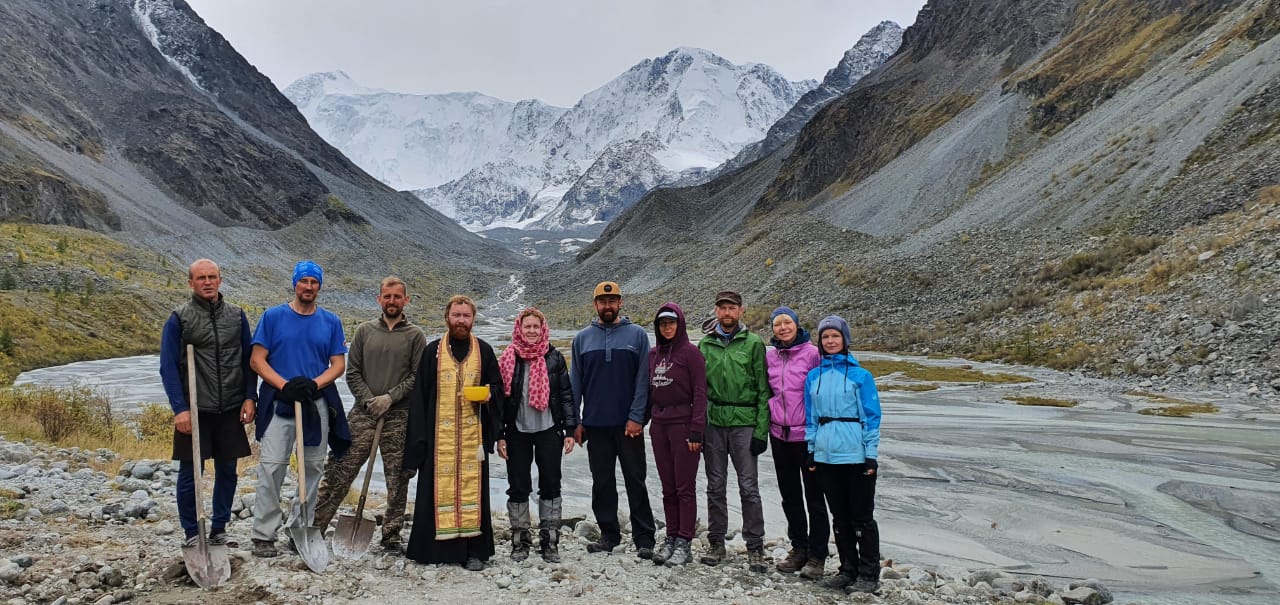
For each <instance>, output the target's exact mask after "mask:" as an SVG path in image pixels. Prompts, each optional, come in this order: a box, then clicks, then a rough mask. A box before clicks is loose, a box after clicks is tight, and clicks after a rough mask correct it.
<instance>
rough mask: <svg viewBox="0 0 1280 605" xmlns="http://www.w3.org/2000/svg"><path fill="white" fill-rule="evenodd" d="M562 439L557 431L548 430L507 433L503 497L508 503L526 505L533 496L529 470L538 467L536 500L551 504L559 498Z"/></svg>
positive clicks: (554, 429)
mask: <svg viewBox="0 0 1280 605" xmlns="http://www.w3.org/2000/svg"><path fill="white" fill-rule="evenodd" d="M562 451H564V437H561V436H560V430H559V429H557V428H554V427H553V428H549V429H547V430H545V431H539V432H537V433H521V432H520V431H518V430H511V431H508V432H507V483H508V484H509V485H510V487H508V488H507V497H508V499H509V500H510V501H511V502H528V501H529V494H530V493H532V492H533V478H532V477H531V476H530V473H529V470H530V467H531V466H532V465H533V463H534V462H537V464H538V497H539V498H541V499H543V500H554V499H556V498H559V497H560V452H562Z"/></svg>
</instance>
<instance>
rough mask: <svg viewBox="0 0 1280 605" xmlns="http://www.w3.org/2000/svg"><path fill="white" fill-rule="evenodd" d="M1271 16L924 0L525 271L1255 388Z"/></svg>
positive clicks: (1152, 5)
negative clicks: (810, 94)
mask: <svg viewBox="0 0 1280 605" xmlns="http://www.w3.org/2000/svg"><path fill="white" fill-rule="evenodd" d="M1277 31H1280V2H1277V1H1275V0H1231V1H1223V2H1209V1H1203V0H1162V1H1159V2H1139V1H1136V0H1108V1H1096V0H1055V1H1052V2H1038V3H1024V2H1011V1H1008V0H968V1H960V0H932V1H931V2H929V3H928V4H927V5H926V6H925V7H924V8H923V9H922V10H921V12H920V14H919V17H918V19H917V21H916V23H915V24H914V25H913V26H912V27H911V28H909V29H908V30H907V31H906V32H905V34H904V36H903V42H902V48H901V49H900V50H899V51H898V53H897V54H895V55H894V56H893V57H892V58H891V59H890V60H889V61H888V62H887V63H886V64H885V65H884V66H883V67H882V68H880V69H878V70H876V71H874V72H872V73H871V74H870V75H868V76H867V77H865V78H863V79H862V80H860V81H859V82H858V83H857V84H855V85H854V86H853V88H852V89H851V90H850V91H849V92H848V93H846V94H844V95H843V96H841V97H840V98H839V99H837V100H835V101H832V102H831V103H829V104H828V105H826V106H825V107H824V108H823V109H822V110H820V111H819V112H818V113H817V114H816V115H815V116H814V117H813V119H811V120H810V121H809V122H808V123H807V124H806V125H805V126H804V128H803V129H801V131H800V132H799V133H798V134H797V135H796V136H795V137H793V138H792V139H791V140H789V141H788V142H787V143H786V144H784V145H782V146H780V147H779V148H778V149H777V150H776V151H774V152H773V153H770V154H767V155H765V156H763V157H762V158H761V159H759V160H757V161H756V162H754V163H752V164H749V165H747V166H745V167H743V168H741V169H739V170H738V171H736V172H733V173H730V174H727V175H724V176H722V177H720V178H718V179H715V180H712V181H710V182H708V183H705V184H702V185H699V186H695V187H687V188H680V189H666V190H660V191H656V192H653V193H650V194H649V195H648V196H646V197H645V198H644V199H642V200H641V201H639V202H638V203H637V204H636V205H635V206H633V207H632V208H631V209H629V210H628V211H626V212H624V213H622V215H621V216H620V217H619V218H618V219H617V220H615V221H614V222H613V223H612V224H611V225H610V226H609V227H608V228H607V229H606V231H605V232H604V234H603V235H602V237H601V238H600V239H599V240H598V241H597V242H596V243H595V244H593V245H592V246H589V247H588V248H586V249H584V251H583V252H582V253H581V254H580V255H579V257H578V259H577V260H576V261H575V262H573V263H570V264H567V265H561V266H556V267H553V268H551V269H549V270H547V271H546V272H543V273H539V274H538V275H535V276H533V277H532V278H531V279H530V280H529V292H530V293H531V294H533V295H534V296H535V298H536V299H538V300H545V301H548V302H551V301H555V300H557V299H559V298H561V297H563V296H566V295H567V294H568V293H569V292H581V291H584V288H586V287H588V285H589V284H590V283H593V282H594V281H597V280H598V279H601V278H606V277H608V278H613V279H617V280H619V281H621V282H622V285H623V288H624V290H630V291H631V292H633V293H635V294H636V298H637V299H638V302H637V303H635V304H637V305H643V304H647V303H655V304H656V303H657V302H660V301H661V300H665V299H674V300H677V301H679V302H682V303H687V304H690V305H693V308H694V309H695V310H697V309H700V308H704V307H708V306H709V300H707V299H706V297H707V295H708V293H709V292H714V291H715V290H716V289H718V288H721V287H737V288H741V289H742V290H743V291H744V292H745V293H746V295H747V299H748V301H751V303H753V304H755V305H756V306H757V308H756V309H754V312H755V313H757V314H756V315H754V316H753V320H754V321H755V322H756V325H757V326H758V325H759V323H760V321H761V319H762V317H763V318H767V315H762V314H764V313H767V311H768V309H769V308H771V307H772V306H773V305H774V304H777V303H779V302H787V303H790V304H791V305H792V306H798V307H801V308H803V310H804V311H803V312H802V313H803V314H804V315H805V316H806V318H807V320H808V321H809V323H810V325H812V323H814V321H815V320H816V319H817V318H818V317H819V316H821V315H823V314H827V313H830V312H837V313H844V314H846V315H847V316H848V317H849V318H850V319H851V320H852V322H853V323H854V324H855V332H856V334H857V335H858V336H857V337H858V338H859V340H860V341H861V342H860V343H859V346H867V347H883V348H891V349H899V350H915V351H924V350H928V351H939V350H942V351H948V352H957V353H963V354H966V355H970V356H974V357H978V358H985V359H993V358H994V359H1005V360H1016V361H1022V362H1030V363H1040V364H1045V365H1051V366H1054V367H1060V368H1073V369H1082V370H1085V371H1088V372H1093V373H1098V374H1110V375H1117V376H1123V377H1129V378H1130V379H1132V380H1133V381H1134V382H1135V383H1138V382H1142V383H1146V384H1148V385H1151V386H1152V388H1157V389H1158V388H1161V387H1162V386H1164V385H1167V384H1175V383H1176V384H1190V385H1195V386H1199V387H1203V388H1208V389H1222V390H1226V391H1230V392H1233V393H1240V394H1245V393H1250V394H1257V395H1259V396H1263V397H1271V398H1274V397H1276V396H1277V391H1280V357H1277V355H1276V351H1277V350H1280V349H1278V348H1277V346H1276V345H1277V344H1278V343H1277V341H1276V338H1277V334H1280V316H1277V315H1276V313H1275V312H1274V310H1273V309H1272V307H1274V305H1273V304H1270V303H1272V302H1273V301H1274V296H1275V295H1274V292H1276V291H1277V289H1278V288H1277V286H1280V283H1278V281H1280V252H1278V251H1280V244H1278V243H1277V241H1278V240H1277V238H1276V235H1275V231H1276V229H1277V225H1280V222H1277V213H1278V212H1280V210H1277V196H1278V195H1280V194H1277V191H1280V190H1278V189H1277V188H1276V186H1277V177H1276V174H1277V172H1276V163H1275V158H1276V157H1277V151H1278V150H1277V147H1278V146H1280V137H1277V136H1276V135H1277V134H1280V131H1278V130H1277V128H1276V126H1275V125H1276V124H1277V123H1280V122H1278V120H1277V118H1280V104H1278V103H1277V93H1276V90H1277V86H1278V85H1280V60H1278V59H1280V42H1277V41H1276V40H1275V34H1276V33H1277ZM695 259H696V260H695ZM727 269H729V270H727Z"/></svg>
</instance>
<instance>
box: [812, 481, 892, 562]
mask: <svg viewBox="0 0 1280 605" xmlns="http://www.w3.org/2000/svg"><path fill="white" fill-rule="evenodd" d="M866 470H867V466H866V465H865V464H821V463H819V464H818V471H817V472H818V478H819V479H820V480H821V482H822V491H823V492H824V493H826V495H827V506H829V507H831V525H832V527H833V529H835V532H836V550H837V551H839V552H840V573H842V574H845V575H846V576H849V577H851V578H854V579H855V580H856V579H862V580H872V581H879V580H880V528H879V526H877V525H876V520H875V518H874V517H873V515H874V514H875V506H876V477H877V476H878V475H864V474H863V473H864V472H865V471H866Z"/></svg>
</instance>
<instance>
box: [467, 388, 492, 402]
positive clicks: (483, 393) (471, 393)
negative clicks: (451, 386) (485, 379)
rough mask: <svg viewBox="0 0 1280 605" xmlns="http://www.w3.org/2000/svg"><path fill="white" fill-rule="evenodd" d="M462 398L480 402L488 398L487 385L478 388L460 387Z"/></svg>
mask: <svg viewBox="0 0 1280 605" xmlns="http://www.w3.org/2000/svg"><path fill="white" fill-rule="evenodd" d="M462 396H463V397H466V398H467V401H474V402H477V403H479V402H481V401H484V400H486V399H488V398H489V385H487V384H486V385H481V386H478V387H462Z"/></svg>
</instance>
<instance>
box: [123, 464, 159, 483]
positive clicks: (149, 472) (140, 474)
mask: <svg viewBox="0 0 1280 605" xmlns="http://www.w3.org/2000/svg"><path fill="white" fill-rule="evenodd" d="M129 474H130V476H132V477H133V478H134V479H141V480H143V481H150V480H151V478H152V477H154V476H155V474H156V467H155V465H153V464H151V463H150V462H139V463H137V464H135V465H133V470H132V471H130V473H129Z"/></svg>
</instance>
